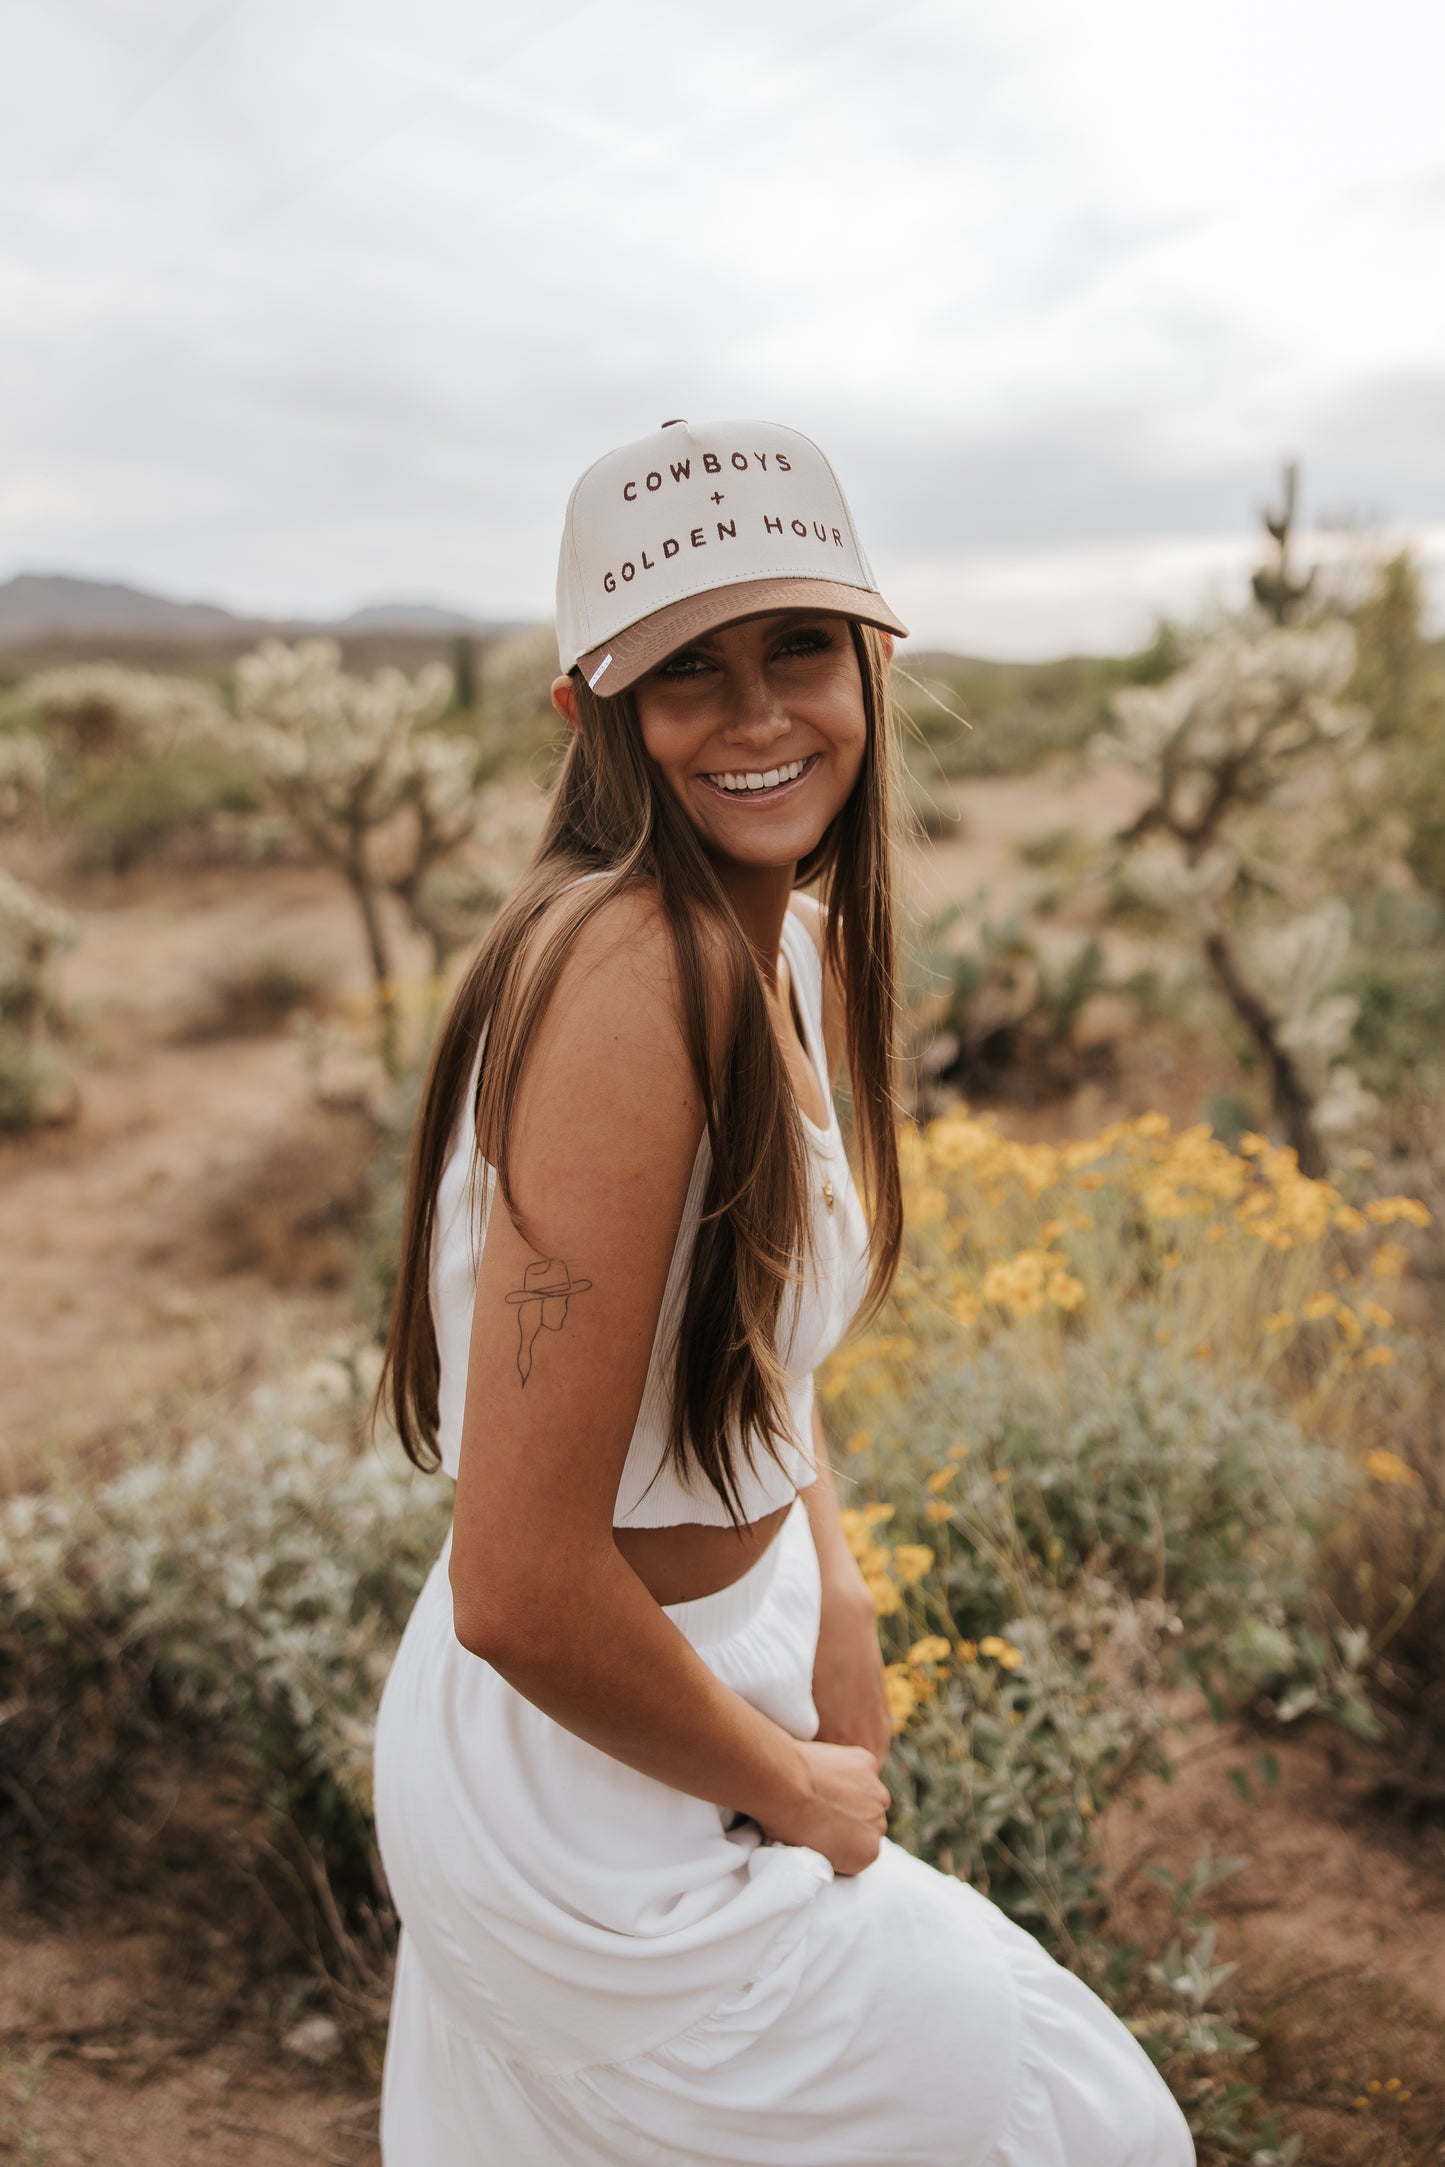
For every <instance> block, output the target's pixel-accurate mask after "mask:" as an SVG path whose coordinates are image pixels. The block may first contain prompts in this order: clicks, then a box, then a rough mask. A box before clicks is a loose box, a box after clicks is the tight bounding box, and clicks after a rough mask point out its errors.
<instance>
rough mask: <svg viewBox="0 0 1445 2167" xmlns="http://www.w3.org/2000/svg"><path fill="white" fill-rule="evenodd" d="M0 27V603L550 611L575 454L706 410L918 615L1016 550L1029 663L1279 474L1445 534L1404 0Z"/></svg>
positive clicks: (1428, 273) (29, 13)
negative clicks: (1290, 471) (97, 587)
mask: <svg viewBox="0 0 1445 2167" xmlns="http://www.w3.org/2000/svg"><path fill="white" fill-rule="evenodd" d="M0 37H3V39H4V48H3V49H0V66H3V69H4V72H5V79H6V82H7V88H8V90H9V93H10V95H9V97H8V98H7V128H6V131H5V134H4V136H3V137H0V192H4V194H5V195H6V197H7V199H8V200H9V201H10V202H12V203H13V205H14V216H13V218H12V220H11V221H10V223H9V226H8V228H7V231H6V233H5V234H4V235H0V310H3V312H4V318H5V321H6V324H7V339H6V342H5V347H4V351H3V354H0V576H4V574H5V573H6V572H8V571H10V570H13V569H16V568H18V567H20V566H21V565H36V564H45V565H47V566H58V565H71V566H73V567H75V568H76V569H85V570H95V571H106V572H111V573H117V574H122V575H127V576H132V577H137V578H141V579H145V580H149V581H152V582H155V583H157V584H160V585H163V586H166V587H170V588H176V589H183V590H184V591H187V592H196V591H210V592H213V593H215V594H217V595H218V596H220V597H222V598H226V599H233V600H235V601H236V602H238V603H242V604H246V605H249V606H264V607H267V608H276V609H291V608H296V609H304V610H322V609H330V608H334V607H338V606H345V605H348V604H349V603H350V602H352V601H354V600H357V599H359V598H363V597H368V596H373V595H378V594H386V593H388V592H393V591H395V592H405V593H408V594H418V593H423V592H427V591H435V592H437V593H438V594H443V595H446V596H449V597H457V598H461V599H470V600H471V601H472V603H473V605H474V606H475V607H477V608H478V609H479V610H482V611H484V612H488V613H495V614H508V615H510V614H524V613H527V614H530V613H542V612H544V611H545V610H546V609H547V608H548V606H549V602H550V590H551V576H552V562H553V550H554V547H555V535H556V531H557V529H558V526H559V524H560V515H561V508H562V504H563V502H564V500H565V496H566V492H567V489H568V487H569V486H570V483H571V480H572V479H573V477H574V475H575V474H576V472H577V471H578V470H579V469H580V468H581V466H583V465H584V464H585V463H586V462H587V461H588V460H589V459H591V458H592V457H594V456H595V455H596V454H597V453H598V452H599V451H600V450H602V449H604V448H606V447H607V446H608V445H610V444H612V443H616V442H619V441H622V440H624V439H625V438H626V437H628V436H630V435H632V434H635V433H638V432H640V431H641V430H643V429H645V428H648V427H650V426H652V425H653V424H655V423H656V422H657V421H659V420H661V419H662V418H663V416H664V415H668V414H676V413H691V414H693V415H695V416H697V417H699V418H701V417H704V416H716V415H720V414H737V415H750V414H765V415H773V416H777V417H778V418H782V419H785V420H789V421H793V422H796V423H797V424H798V425H799V426H801V427H804V428H806V429H809V430H810V431H811V433H813V434H815V435H817V436H818V437H819V438H820V440H821V441H822V442H823V443H824V444H825V445H826V446H827V448H828V449H829V451H830V453H831V454H832V455H833V456H834V457H835V459H836V460H837V463H838V465H839V467H840V469H841V471H842V473H843V475H844V478H845V481H846V482H847V483H848V485H849V488H850V491H851V493H852V494H853V495H854V496H855V499H856V500H857V508H858V509H859V512H860V517H861V520H862V524H863V528H864V532H865V534H866V535H867V536H868V537H869V539H870V542H871V545H872V548H873V552H874V555H875V557H877V558H879V559H880V561H881V560H883V559H884V558H886V559H887V561H889V562H890V563H893V564H897V565H898V566H900V567H901V568H906V571H907V575H908V577H909V578H910V580H917V581H918V583H919V585H918V592H919V593H920V595H926V596H929V597H932V598H933V599H931V600H930V601H929V603H928V609H929V611H930V612H932V613H933V614H934V615H935V616H937V617H938V622H939V626H940V631H941V629H942V626H943V622H944V618H945V617H946V615H947V612H946V610H945V609H944V598H945V597H947V596H948V595H950V594H961V593H963V592H964V591H965V589H966V587H967V582H963V583H961V582H960V580H959V578H958V567H959V566H960V565H962V566H966V567H968V568H969V576H970V580H972V581H974V582H975V583H976V582H977V581H978V580H980V579H984V578H985V573H984V567H985V565H987V564H992V566H993V571H992V572H991V573H989V574H988V575H987V578H988V579H990V580H991V581H992V582H993V584H992V586H991V587H990V588H989V591H990V593H992V594H993V596H994V598H995V606H994V611H993V614H992V615H991V616H989V619H988V621H989V622H991V623H993V624H994V625H995V626H997V627H998V628H1000V630H999V637H1000V638H1001V637H1002V628H1003V627H1004V625H1005V624H1007V625H1008V626H1009V627H1010V628H1011V629H1010V634H1009V644H1010V645H1011V646H1013V647H1014V648H1015V650H1016V651H1019V652H1023V651H1039V649H1040V648H1041V647H1042V648H1047V647H1049V646H1052V645H1067V644H1076V640H1075V633H1076V631H1077V628H1078V627H1079V626H1080V625H1081V624H1083V623H1085V622H1089V623H1093V622H1098V623H1101V624H1102V623H1104V622H1106V621H1107V622H1111V623H1112V622H1119V623H1122V622H1123V621H1124V618H1125V616H1126V615H1127V612H1128V605H1129V595H1130V593H1131V591H1132V590H1131V589H1130V587H1129V582H1130V581H1131V580H1134V579H1136V578H1137V579H1139V580H1141V581H1143V582H1144V585H1142V586H1141V587H1140V588H1139V590H1138V594H1137V598H1136V599H1137V608H1136V610H1135V616H1136V617H1137V616H1138V615H1140V614H1142V615H1143V617H1144V618H1145V619H1146V620H1147V616H1148V612H1149V609H1150V607H1151V606H1154V601H1153V597H1154V593H1155V587H1154V586H1152V585H1150V584H1149V582H1150V581H1155V582H1156V584H1157V582H1159V581H1162V583H1163V587H1162V588H1161V590H1160V591H1161V592H1162V591H1164V590H1167V592H1168V594H1169V595H1170V597H1173V596H1174V595H1175V594H1176V590H1177V588H1178V582H1179V581H1181V580H1183V579H1185V578H1186V577H1187V576H1189V575H1188V572H1187V567H1189V566H1190V565H1193V564H1196V563H1199V564H1203V563H1204V562H1205V559H1206V558H1209V552H1210V551H1212V550H1219V549H1223V548H1224V547H1225V546H1226V544H1229V545H1230V546H1233V544H1232V542H1231V538H1232V537H1237V536H1239V535H1240V534H1241V530H1242V528H1243V527H1244V525H1245V524H1246V523H1247V521H1248V519H1249V517H1250V514H1251V512H1252V510H1253V508H1254V506H1255V505H1256V504H1257V503H1258V502H1259V501H1260V500H1262V498H1263V496H1264V495H1265V494H1266V493H1267V492H1268V491H1269V490H1270V488H1271V487H1272V485H1273V483H1274V480H1275V476H1276V473H1277V468H1278V463H1279V460H1280V458H1281V457H1283V456H1285V455H1286V454H1297V455H1298V456H1300V457H1301V458H1302V460H1303V462H1304V473H1305V485H1306V500H1307V503H1308V504H1309V505H1311V506H1314V507H1323V508H1326V509H1338V508H1341V507H1343V506H1349V507H1351V508H1354V509H1357V510H1364V511H1367V512H1368V513H1370V514H1371V515H1372V516H1375V517H1378V518H1382V519H1386V520H1394V521H1397V522H1402V523H1408V524H1411V525H1415V526H1420V525H1425V526H1428V525H1431V524H1438V523H1440V522H1442V521H1445V292H1442V286H1441V282H1440V281H1439V280H1438V279H1437V278H1435V277H1434V276H1433V266H1434V265H1435V264H1437V263H1438V262H1439V260H1440V256H1441V246H1442V242H1445V157H1442V154H1441V152H1440V150H1439V147H1438V142H1439V137H1438V119H1437V110H1436V108H1437V104H1438V100H1437V97H1436V86H1437V85H1438V83H1439V81H1440V80H1441V79H1442V76H1445V17H1442V16H1441V15H1440V14H1439V13H1438V11H1437V12H1435V13H1430V12H1428V11H1425V10H1423V9H1421V8H1420V7H1419V6H1418V4H1417V0H1378V4H1377V5H1376V6H1375V7H1374V8H1373V9H1372V10H1371V14H1370V17H1369V21H1368V24H1367V25H1365V24H1362V22H1361V20H1360V19H1359V18H1358V16H1357V15H1356V14H1355V12H1354V11H1346V10H1342V9H1335V10H1331V9H1330V8H1328V7H1326V8H1324V9H1321V8H1320V7H1319V6H1318V4H1317V0H1311V4H1310V5H1305V4H1304V0H1273V4H1272V5H1271V7H1270V8H1269V9H1267V10H1264V11H1261V10H1259V9H1258V7H1257V6H1254V5H1253V4H1247V0H1219V4H1218V5H1216V6H1215V7H1214V8H1212V9H1209V10H1206V11H1202V12H1201V11H1199V10H1192V11H1180V10H1171V9H1161V8H1159V7H1158V6H1157V5H1154V4H1149V5H1145V4H1144V0H1098V4H1096V5H1095V6H1094V7H1093V8H1091V9H1089V10H1086V11H1081V10H1079V9H1078V8H1077V7H1076V6H1075V5H1074V4H1073V0H1027V4H1026V5H1024V6H1022V7H1019V6H1009V5H1006V4H1005V0H979V4H978V5H977V6H974V7H972V8H970V9H968V10H963V9H960V8H958V7H957V6H956V5H953V4H952V0H895V4H893V5H892V6H890V7H889V8H887V9H880V8H878V7H877V6H876V5H874V6H867V5H863V4H859V0H853V4H850V0H832V4H828V0H795V5H793V6H792V7H790V8H788V9H786V10H783V9H779V8H777V7H776V6H768V5H765V4H764V0H733V4H732V5H731V6H730V7H729V9H728V11H727V12H726V13H725V14H724V13H721V12H718V13H711V12H710V13H706V14H704V13H703V12H701V11H697V10H688V9H685V8H679V7H677V6H676V5H675V4H668V0H606V4H603V0H580V4H579V0H538V5H537V6H536V7H535V8H530V9H528V10H527V11H525V12H523V11H521V10H519V9H516V8H513V9H512V10H504V9H502V8H500V7H498V6H496V5H492V6H490V7H483V8H479V7H478V6H477V4H476V0H466V4H463V0H411V4H409V5H408V6H407V7H406V8H405V9H402V8H399V7H397V6H396V5H395V4H394V0H310V4H309V5H308V6H307V7H306V8H305V9H297V8H294V7H287V6H285V5H284V4H283V0H246V4H244V5H242V4H240V0H231V4H230V5H226V4H224V0H218V4H216V5H214V6H212V7H211V8H210V9H209V10H208V11H207V12H204V13H203V12H202V11H201V10H200V8H199V5H198V0H73V4H71V5H69V6H67V8H66V9H65V10H63V11H62V10H57V9H43V8H38V7H37V8H31V9H24V10H12V11H11V13H10V15H9V17H8V18H7V19H6V23H5V26H4V28H3V31H0ZM1201 550H1203V552H1204V557H1203V558H1201V557H1200V556H1199V554H1198V553H1199V551H1201ZM1209 561H1210V562H1212V561H1213V560H1212V559H1209ZM1065 564H1070V565H1074V566H1075V570H1074V571H1072V572H1067V573H1066V572H1065V571H1064V570H1062V569H1060V567H1061V566H1063V565H1065ZM1049 565H1052V566H1053V567H1054V569H1053V570H1052V571H1049V572H1046V571H1045V568H1046V567H1047V566H1049ZM1150 566H1153V567H1154V571H1153V572H1151V571H1149V570H1148V567H1150ZM1029 567H1033V568H1034V569H1033V570H1032V571H1030V570H1029ZM1146 588H1147V592H1146ZM1106 594H1110V595H1115V596H1116V597H1117V598H1118V602H1117V609H1115V605H1114V604H1112V603H1109V604H1106V600H1105V597H1106ZM1070 595H1072V596H1073V597H1074V599H1072V600H1069V599H1067V597H1068V596H1070ZM1007 596H1012V597H1013V599H1012V600H1006V597H1007ZM1184 600H1185V602H1187V597H1185V598H1184ZM1169 606H1171V607H1172V606H1176V605H1175V603H1174V602H1173V601H1172V600H1171V602H1170V605H1169ZM959 608H960V611H961V614H960V616H959V618H958V620H957V621H958V626H959V629H958V630H957V631H956V632H955V633H953V634H950V635H949V636H950V637H955V638H958V639H959V640H961V641H962V640H964V638H965V634H966V633H967V632H968V631H969V630H970V629H971V628H972V627H973V626H974V625H975V623H976V622H977V617H976V613H975V612H974V610H973V606H972V604H968V605H966V606H965V605H963V604H960V605H959ZM1111 610H1114V611H1115V614H1114V615H1113V616H1111V615H1110V611H1111ZM940 612H941V613H942V614H941V615H940V614H939V613H940ZM986 614H987V613H986ZM983 629H984V630H985V631H986V629H987V627H986V626H985V627H984V628H983ZM969 643H970V644H973V643H972V642H969ZM1089 644H1094V642H1092V641H1091V642H1089Z"/></svg>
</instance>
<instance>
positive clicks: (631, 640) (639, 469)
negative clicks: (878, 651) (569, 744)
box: [557, 421, 908, 694]
mask: <svg viewBox="0 0 1445 2167" xmlns="http://www.w3.org/2000/svg"><path fill="white" fill-rule="evenodd" d="M783 609H821V610H829V611H835V612H837V613H838V614H839V615H842V616H846V617H857V618H860V619H861V620H862V622H863V623H864V624H871V625H879V626H881V627H882V628H883V629H884V630H885V631H888V632H897V633H900V634H902V635H904V636H905V637H906V635H907V631H908V627H907V626H906V625H905V624H904V623H903V622H902V621H901V620H900V619H899V618H898V617H897V616H896V615H895V613H894V612H893V611H892V610H891V609H890V608H889V607H888V604H887V603H886V602H885V601H884V599H883V597H882V595H881V594H880V593H879V592H878V589H877V586H876V585H875V583H874V579H873V573H872V570H871V569H870V567H869V563H868V559H867V558H866V557H865V556H864V554H863V547H862V544H861V543H860V542H859V540H858V535H857V531H856V529H855V528H854V525H853V515H852V513H851V512H850V511H849V509H848V500H847V498H846V497H845V496H844V494H843V490H842V487H841V485H840V483H839V481H838V477H837V475H836V474H835V473H834V472H833V469H832V467H831V466H830V465H829V463H828V461H827V459H826V458H825V457H824V456H823V454H822V452H821V451H819V449H818V447H817V445H816V444H815V443H814V442H813V441H812V439H811V437H806V436H802V435H800V434H799V432H798V431H797V430H796V429H784V428H782V427H781V426H780V425H779V424H778V423H777V422H771V421H715V422H705V423H701V422H688V421H669V422H664V423H663V425H662V427H661V428H660V429H657V430H655V431H654V432H653V434H652V435H651V436H644V437H640V438H639V439H638V441H637V442H636V443H635V444H624V445H623V446H622V447H621V449H620V450H618V451H612V452H608V453H607V455H606V457H605V458H602V459H599V460H597V462H596V463H595V465H593V466H590V467H589V468H588V469H587V471H586V473H585V474H584V475H583V476H582V478H581V480H580V481H579V482H578V484H577V486H576V488H575V489H574V490H573V491H572V495H571V498H570V499H569V501H568V505H567V520H566V525H565V527H564V529H563V534H562V554H561V559H560V561H559V563H558V567H557V648H558V654H559V656H560V659H561V664H562V668H563V669H564V670H571V669H574V668H575V669H579V670H580V671H581V672H582V674H583V676H584V677H585V678H586V679H587V682H588V684H589V685H591V686H592V688H593V690H594V691H595V692H598V693H602V694H610V693H614V692H624V691H625V690H626V689H627V687H628V686H629V685H631V684H635V683H636V681H637V679H638V678H639V677H642V676H644V675H645V673H646V672H647V671H648V670H650V669H652V668H654V667H655V665H656V664H657V663H659V662H661V661H663V660H664V658H665V657H666V656H668V655H670V654H673V653H675V652H676V650H677V649H678V648H679V647H684V646H686V644H687V642H688V641H689V640H693V639H697V638H699V637H701V635H702V634H703V633H704V632H711V631H715V630H716V628H717V627H718V626H719V625H723V624H730V623H731V622H732V621H733V620H734V619H735V618H738V617H757V616H762V615H764V614H766V613H768V612H770V611H773V610H783Z"/></svg>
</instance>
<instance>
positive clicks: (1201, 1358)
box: [1194, 1339, 1214, 1362]
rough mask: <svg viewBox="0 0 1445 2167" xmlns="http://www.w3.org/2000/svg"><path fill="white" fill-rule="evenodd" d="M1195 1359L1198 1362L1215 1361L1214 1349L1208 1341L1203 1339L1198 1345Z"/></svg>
mask: <svg viewBox="0 0 1445 2167" xmlns="http://www.w3.org/2000/svg"><path fill="white" fill-rule="evenodd" d="M1194 1359H1195V1361H1196V1362H1212V1361H1213V1360H1214V1349H1213V1348H1212V1347H1211V1346H1210V1344H1209V1341H1208V1340H1207V1339H1201V1340H1199V1341H1198V1342H1197V1343H1196V1345H1195V1349H1194Z"/></svg>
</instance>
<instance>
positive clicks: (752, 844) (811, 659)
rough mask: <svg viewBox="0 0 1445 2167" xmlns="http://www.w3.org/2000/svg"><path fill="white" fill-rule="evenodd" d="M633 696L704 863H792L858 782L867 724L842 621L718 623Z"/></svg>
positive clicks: (786, 615) (785, 614)
mask: <svg viewBox="0 0 1445 2167" xmlns="http://www.w3.org/2000/svg"><path fill="white" fill-rule="evenodd" d="M633 695H634V698H635V699H636V702H637V714H638V719H639V722H640V723H641V726H642V739H643V743H644V745H645V746H646V748H647V751H648V753H649V754H650V756H651V758H652V759H653V761H654V762H655V763H656V765H657V767H658V768H659V769H660V770H661V772H662V776H663V779H664V780H665V782H666V783H667V785H668V787H669V788H670V789H671V790H673V791H674V792H675V794H676V795H677V797H678V799H679V800H680V801H681V803H682V805H683V807H684V809H685V811H686V813H687V816H688V818H689V820H691V822H692V824H693V826H694V827H695V828H696V830H697V832H698V835H699V837H700V838H701V840H702V843H703V846H704V848H705V849H706V850H707V851H708V852H709V854H710V855H711V856H712V857H714V858H718V859H731V860H732V861H734V862H735V863H737V864H741V865H749V866H782V865H792V864H795V863H796V862H797V861H798V860H799V859H801V858H804V857H806V856H807V855H808V853H809V852H810V851H811V850H813V849H815V848H816V846H817V844H818V843H819V842H820V841H821V840H822V837H823V835H824V833H825V832H826V830H827V828H828V825H829V823H830V822H831V821H832V820H833V819H834V818H835V816H836V815H837V814H838V812H839V811H840V810H841V809H842V807H843V805H844V803H845V801H846V800H847V797H848V795H849V792H850V791H851V790H852V788H853V786H854V784H855V783H856V782H857V780H858V775H859V771H860V769H861V767H862V765H863V754H864V750H865V746H866V743H867V735H868V724H867V716H866V713H865V711H864V706H863V684H862V679H861V677H860V675H859V670H858V657H857V655H856V653H855V652H854V648H853V640H852V636H851V633H850V630H849V626H848V622H847V620H846V618H843V617H830V616H828V615H826V614H820V613H815V612H812V611H808V610H782V611H779V612H778V613H777V614H776V615H773V616H769V617H747V618H743V619H740V620H739V621H738V622H737V623H736V624H730V625H723V626H722V627H721V628H720V629H719V630H718V631H716V632H709V633H706V634H704V635H703V636H702V637H701V638H699V639H697V640H694V641H693V642H692V643H691V644H690V645H688V646H687V647H680V648H678V650H677V652H676V653H675V654H671V655H669V656H668V657H667V659H666V660H665V661H664V662H660V663H659V664H658V665H657V667H656V669H654V670H649V671H648V673H647V675H646V676H645V677H642V678H639V679H638V681H637V683H636V685H635V686H634V687H633Z"/></svg>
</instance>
